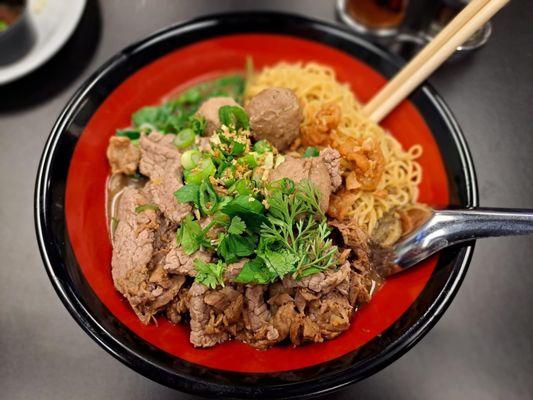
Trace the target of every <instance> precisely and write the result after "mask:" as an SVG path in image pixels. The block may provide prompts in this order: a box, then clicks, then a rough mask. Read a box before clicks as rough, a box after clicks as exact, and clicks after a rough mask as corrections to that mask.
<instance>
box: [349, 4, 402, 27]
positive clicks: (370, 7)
mask: <svg viewBox="0 0 533 400" xmlns="http://www.w3.org/2000/svg"><path fill="white" fill-rule="evenodd" d="M408 5H409V0H348V2H347V4H346V11H347V12H348V14H349V15H350V16H351V17H352V18H353V19H354V21H356V22H357V23H359V24H361V25H363V26H365V27H366V28H368V29H369V30H381V29H384V30H389V29H392V30H394V29H396V28H398V27H399V26H400V25H401V24H402V22H403V20H404V18H405V15H406V10H407V6H408Z"/></svg>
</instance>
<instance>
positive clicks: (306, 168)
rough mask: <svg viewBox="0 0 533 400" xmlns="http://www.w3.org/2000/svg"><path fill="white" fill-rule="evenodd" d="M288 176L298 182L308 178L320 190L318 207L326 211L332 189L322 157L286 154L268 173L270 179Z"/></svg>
mask: <svg viewBox="0 0 533 400" xmlns="http://www.w3.org/2000/svg"><path fill="white" fill-rule="evenodd" d="M282 178H289V179H292V180H293V181H294V183H298V182H300V181H302V180H304V179H308V180H309V181H311V183H312V184H313V185H314V186H315V187H316V188H317V189H318V190H319V192H320V208H321V209H322V211H324V212H326V211H327V209H328V207H329V197H330V196H331V192H332V191H333V186H332V183H331V177H330V174H329V171H328V168H327V166H326V164H325V163H324V161H323V160H322V158H320V157H312V158H302V159H299V158H293V157H290V156H287V157H286V158H285V161H283V162H282V163H281V164H280V165H279V166H278V167H277V168H275V169H274V170H273V171H272V172H271V173H270V181H271V182H274V181H277V180H279V179H282Z"/></svg>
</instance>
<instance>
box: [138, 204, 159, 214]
mask: <svg viewBox="0 0 533 400" xmlns="http://www.w3.org/2000/svg"><path fill="white" fill-rule="evenodd" d="M146 210H154V211H157V210H159V207H157V206H156V205H155V204H141V205H140V206H137V207H135V212H136V213H140V212H143V211H146Z"/></svg>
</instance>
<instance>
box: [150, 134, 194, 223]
mask: <svg viewBox="0 0 533 400" xmlns="http://www.w3.org/2000/svg"><path fill="white" fill-rule="evenodd" d="M173 140H174V135H163V134H162V133H159V132H152V133H150V134H149V135H148V136H142V137H141V139H140V145H141V162H140V171H141V173H142V174H143V175H146V176H148V177H149V178H150V182H148V184H147V185H146V190H147V191H148V192H149V194H150V196H151V197H152V200H153V202H154V203H155V204H156V205H157V206H158V207H159V209H160V210H161V211H162V212H163V214H164V215H165V217H167V218H168V219H170V220H171V221H173V222H176V223H179V222H180V221H181V220H182V219H183V218H185V217H186V216H187V215H188V214H190V212H191V210H192V209H191V206H190V205H189V204H183V203H178V202H177V201H176V199H175V198H174V192H175V191H176V190H178V189H179V188H180V187H182V186H183V177H182V168H181V162H180V158H181V155H180V152H179V151H178V150H177V149H176V147H175V146H174V144H173Z"/></svg>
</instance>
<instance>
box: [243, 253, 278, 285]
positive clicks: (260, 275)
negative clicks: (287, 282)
mask: <svg viewBox="0 0 533 400" xmlns="http://www.w3.org/2000/svg"><path fill="white" fill-rule="evenodd" d="M275 278H277V276H276V275H274V274H272V273H271V272H270V270H269V269H268V268H267V267H266V265H265V262H264V261H263V260H262V259H261V258H254V259H253V260H250V261H248V262H247V263H246V264H244V266H243V267H242V269H241V272H239V275H237V276H236V277H235V282H237V283H249V284H256V285H265V284H267V283H270V282H272V281H274V279H275Z"/></svg>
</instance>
